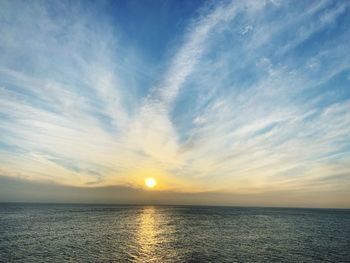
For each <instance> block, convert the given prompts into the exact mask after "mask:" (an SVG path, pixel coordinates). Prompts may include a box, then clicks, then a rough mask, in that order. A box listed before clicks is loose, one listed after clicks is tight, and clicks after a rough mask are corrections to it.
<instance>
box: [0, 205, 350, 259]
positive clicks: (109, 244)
mask: <svg viewBox="0 0 350 263" xmlns="http://www.w3.org/2000/svg"><path fill="white" fill-rule="evenodd" d="M0 262H26V263H31V262H36V263H37V262H350V210H341V209H301V208H253V207H209V206H208V207H206V206H153V205H147V206H146V205H78V204H74V205H73V204H19V203H17V204H16V203H12V204H10V203H8V204H0Z"/></svg>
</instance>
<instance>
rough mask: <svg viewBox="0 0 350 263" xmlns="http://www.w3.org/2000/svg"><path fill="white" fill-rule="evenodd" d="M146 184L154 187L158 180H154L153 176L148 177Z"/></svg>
mask: <svg viewBox="0 0 350 263" xmlns="http://www.w3.org/2000/svg"><path fill="white" fill-rule="evenodd" d="M145 184H146V186H147V187H149V188H153V187H154V186H155V185H156V184H157V181H156V180H154V179H153V178H146V179H145Z"/></svg>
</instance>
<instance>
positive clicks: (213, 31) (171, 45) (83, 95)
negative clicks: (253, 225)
mask: <svg viewBox="0 0 350 263" xmlns="http://www.w3.org/2000/svg"><path fill="white" fill-rule="evenodd" d="M349 6H350V4H349V2H348V1H278V0H274V1H272V0H271V1H175V0H173V1H150V0H147V1H81V2H79V1H59V2H57V1H5V0H2V1H0V36H1V37H0V175H1V176H3V177H6V178H11V179H14V180H23V182H24V185H25V183H26V182H27V183H28V185H30V184H33V182H34V183H44V184H47V183H49V184H53V185H59V186H67V187H81V188H94V187H110V186H113V187H126V188H130V189H133V191H134V190H135V189H136V190H140V191H144V184H143V180H144V178H145V177H148V176H152V177H155V178H156V179H157V181H158V186H157V189H156V190H155V191H158V192H159V193H158V194H160V193H162V192H164V193H165V192H169V191H170V192H171V193H178V194H181V193H183V194H185V193H186V194H189V193H191V194H192V193H193V194H196V193H201V194H205V193H211V194H212V193H219V194H221V195H223V194H224V195H225V197H224V198H221V197H220V198H221V199H220V201H218V203H219V202H221V203H222V202H223V200H224V201H225V202H224V203H227V204H230V203H235V200H238V199H239V200H244V198H246V199H247V200H248V199H249V200H250V201H249V202H250V203H249V204H255V203H259V200H260V199H261V196H273V198H275V196H280V200H281V201H280V202H279V203H278V202H276V203H273V202H272V201H269V202H267V203H266V204H276V205H289V204H296V205H306V206H307V205H315V206H322V205H325V206H341V207H350V193H349V191H348V189H350V188H349V187H350V85H349V84H350V56H349V55H348V54H350V45H349V44H348V41H349V39H350V38H349V37H350V26H349V25H350V15H349V12H350V7H349ZM0 187H1V186H0ZM23 191H25V187H24V188H23ZM210 196H211V197H212V195H210ZM230 196H231V197H230ZM233 196H235V197H233ZM237 196H240V198H238V197H237ZM243 197H244V198H243ZM159 198H161V197H159ZM212 198H213V199H214V200H215V196H214V197H212ZM235 198H236V199H235ZM237 198H238V199H237ZM271 198H272V197H271ZM273 198H272V199H273ZM3 199H6V197H3ZM7 199H9V198H7ZM7 199H6V200H7ZM272 199H271V200H272ZM311 199H312V200H313V201H315V200H318V203H317V202H316V201H315V202H316V203H313V201H310V200H311ZM254 200H255V201H254ZM254 202H255V203H254ZM243 203H244V202H243ZM259 204H260V203H259Z"/></svg>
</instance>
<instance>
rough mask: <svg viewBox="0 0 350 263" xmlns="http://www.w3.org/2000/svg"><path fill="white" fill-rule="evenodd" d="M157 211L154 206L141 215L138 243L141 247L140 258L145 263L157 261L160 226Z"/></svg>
mask: <svg viewBox="0 0 350 263" xmlns="http://www.w3.org/2000/svg"><path fill="white" fill-rule="evenodd" d="M156 216H157V213H156V209H155V208H154V207H152V206H149V207H145V208H144V209H143V211H142V213H141V215H140V221H139V230H138V235H137V241H138V244H139V247H140V256H141V258H142V259H143V260H145V261H152V260H155V259H156V253H155V250H156V246H157V242H158V241H157V234H158V231H159V229H158V224H157V220H156Z"/></svg>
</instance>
